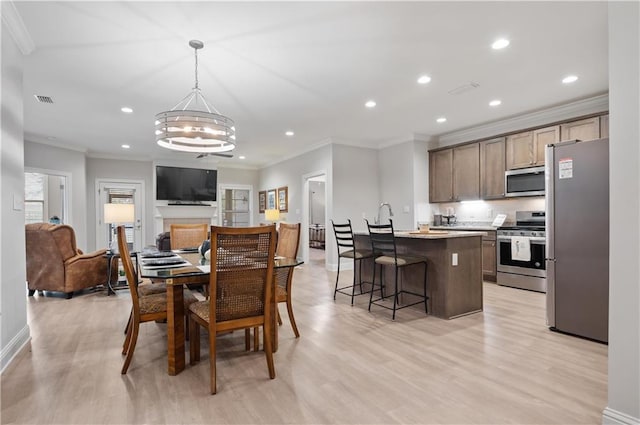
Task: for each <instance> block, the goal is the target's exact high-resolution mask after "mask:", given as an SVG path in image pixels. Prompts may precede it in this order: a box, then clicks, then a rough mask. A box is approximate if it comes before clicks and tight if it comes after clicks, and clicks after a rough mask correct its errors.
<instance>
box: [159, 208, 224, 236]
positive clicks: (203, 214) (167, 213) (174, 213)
mask: <svg viewBox="0 0 640 425" xmlns="http://www.w3.org/2000/svg"><path fill="white" fill-rule="evenodd" d="M156 211H157V214H156V215H155V217H154V219H155V220H154V222H155V233H156V235H157V234H159V233H162V232H166V231H167V228H168V225H169V224H176V223H209V224H214V225H215V224H217V223H218V206H217V205H216V204H213V205H156Z"/></svg>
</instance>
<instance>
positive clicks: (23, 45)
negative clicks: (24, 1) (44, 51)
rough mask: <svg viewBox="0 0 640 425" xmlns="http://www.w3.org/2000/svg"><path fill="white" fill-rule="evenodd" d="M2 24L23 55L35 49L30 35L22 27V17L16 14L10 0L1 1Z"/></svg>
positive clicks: (24, 27)
mask: <svg viewBox="0 0 640 425" xmlns="http://www.w3.org/2000/svg"><path fill="white" fill-rule="evenodd" d="M0 7H1V11H2V24H3V25H4V26H5V27H6V28H7V30H8V31H9V34H11V37H13V39H14V41H15V42H16V44H17V45H18V48H19V49H20V51H21V52H22V54H23V55H29V54H31V53H32V52H33V51H34V50H35V49H36V44H35V43H34V42H33V39H32V38H31V34H29V31H28V30H27V27H26V26H25V25H24V21H23V20H22V16H20V13H18V10H17V9H16V6H15V4H13V2H12V1H10V0H3V1H2V6H0Z"/></svg>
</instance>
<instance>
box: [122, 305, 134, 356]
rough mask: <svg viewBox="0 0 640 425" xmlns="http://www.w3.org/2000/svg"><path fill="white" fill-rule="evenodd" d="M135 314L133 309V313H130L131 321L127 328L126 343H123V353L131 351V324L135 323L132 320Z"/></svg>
mask: <svg viewBox="0 0 640 425" xmlns="http://www.w3.org/2000/svg"><path fill="white" fill-rule="evenodd" d="M132 316H133V311H132V312H131V315H129V322H128V323H127V329H126V330H125V337H124V344H122V354H127V352H128V351H129V344H130V343H131V326H132V325H133V321H132V320H131V318H132Z"/></svg>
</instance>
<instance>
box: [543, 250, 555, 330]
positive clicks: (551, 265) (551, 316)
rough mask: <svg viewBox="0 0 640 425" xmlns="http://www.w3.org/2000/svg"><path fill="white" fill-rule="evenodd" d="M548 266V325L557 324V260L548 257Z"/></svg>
mask: <svg viewBox="0 0 640 425" xmlns="http://www.w3.org/2000/svg"><path fill="white" fill-rule="evenodd" d="M545 263H546V264H545V265H546V268H547V300H546V301H547V326H548V327H550V328H555V326H556V260H555V258H547V259H546V261H545Z"/></svg>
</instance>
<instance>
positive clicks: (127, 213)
mask: <svg viewBox="0 0 640 425" xmlns="http://www.w3.org/2000/svg"><path fill="white" fill-rule="evenodd" d="M134 220H135V210H134V205H133V204H104V222H105V223H133V221H134Z"/></svg>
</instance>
